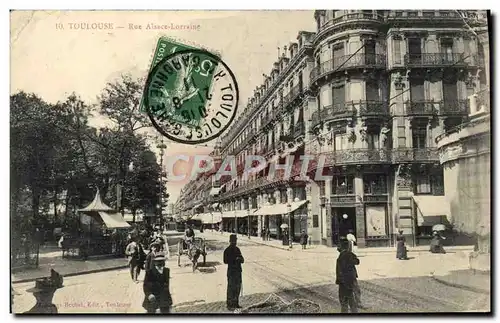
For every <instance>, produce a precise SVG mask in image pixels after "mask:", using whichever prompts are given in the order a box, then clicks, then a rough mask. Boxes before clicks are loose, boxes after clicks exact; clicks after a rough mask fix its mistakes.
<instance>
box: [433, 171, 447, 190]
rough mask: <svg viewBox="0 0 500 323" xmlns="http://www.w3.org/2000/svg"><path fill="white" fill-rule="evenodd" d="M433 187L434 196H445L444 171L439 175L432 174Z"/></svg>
mask: <svg viewBox="0 0 500 323" xmlns="http://www.w3.org/2000/svg"><path fill="white" fill-rule="evenodd" d="M431 186H432V194H433V195H444V177H443V171H442V170H441V172H440V173H439V174H432V176H431Z"/></svg>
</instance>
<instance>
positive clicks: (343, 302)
mask: <svg viewBox="0 0 500 323" xmlns="http://www.w3.org/2000/svg"><path fill="white" fill-rule="evenodd" d="M348 248H349V242H348V241H347V240H345V239H342V240H340V247H339V251H340V254H339V257H338V258H337V278H336V280H335V284H337V285H339V301H340V307H341V312H342V313H348V312H349V308H350V309H351V313H357V312H358V304H357V302H356V297H355V295H354V293H355V288H356V284H357V278H358V272H357V270H356V266H357V265H359V259H358V257H356V255H355V254H354V253H352V252H351V251H349V250H348Z"/></svg>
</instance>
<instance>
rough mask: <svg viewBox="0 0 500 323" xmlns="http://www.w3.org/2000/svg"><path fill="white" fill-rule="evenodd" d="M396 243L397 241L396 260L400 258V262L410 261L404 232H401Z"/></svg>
mask: <svg viewBox="0 0 500 323" xmlns="http://www.w3.org/2000/svg"><path fill="white" fill-rule="evenodd" d="M396 241H397V250H396V258H398V259H399V260H408V253H407V250H406V246H405V242H406V238H405V236H404V235H403V230H399V234H398V236H397V237H396Z"/></svg>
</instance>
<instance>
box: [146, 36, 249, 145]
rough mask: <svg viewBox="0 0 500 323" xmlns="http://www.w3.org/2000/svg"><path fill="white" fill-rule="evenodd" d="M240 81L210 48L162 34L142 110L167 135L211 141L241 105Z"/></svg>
mask: <svg viewBox="0 0 500 323" xmlns="http://www.w3.org/2000/svg"><path fill="white" fill-rule="evenodd" d="M238 99H239V91H238V84H237V83H236V79H235V77H234V74H233V72H232V71H231V70H230V69H229V67H228V66H227V65H226V63H225V62H223V61H222V60H221V59H220V56H217V55H215V54H213V53H211V52H208V51H206V50H203V49H197V48H194V47H192V46H189V45H184V44H180V43H178V42H175V41H172V40H170V39H168V38H164V37H162V38H160V39H159V40H158V44H157V47H156V50H155V54H154V58H153V63H152V67H151V70H150V71H149V73H148V78H147V81H146V86H145V89H144V92H143V96H142V102H141V103H142V110H143V111H145V112H147V113H148V115H149V117H150V119H151V122H152V123H153V126H154V127H155V128H156V129H157V130H158V131H159V132H160V133H162V134H163V135H164V136H166V137H168V138H170V139H172V140H174V141H177V142H180V143H188V144H195V143H201V142H207V141H210V140H212V139H214V138H216V137H217V136H218V135H219V134H221V133H222V132H224V130H226V129H227V127H228V126H229V125H230V123H231V122H232V121H233V119H234V117H235V115H236V110H237V107H238Z"/></svg>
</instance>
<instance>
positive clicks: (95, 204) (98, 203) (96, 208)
mask: <svg viewBox="0 0 500 323" xmlns="http://www.w3.org/2000/svg"><path fill="white" fill-rule="evenodd" d="M100 211H103V212H114V211H115V210H114V209H113V208H111V207H109V206H107V205H106V204H104V202H103V201H102V200H101V194H100V193H99V190H97V192H96V193H95V197H94V200H93V201H92V202H91V203H90V204H89V205H87V206H86V207H84V208H83V209H79V210H78V212H100Z"/></svg>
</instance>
